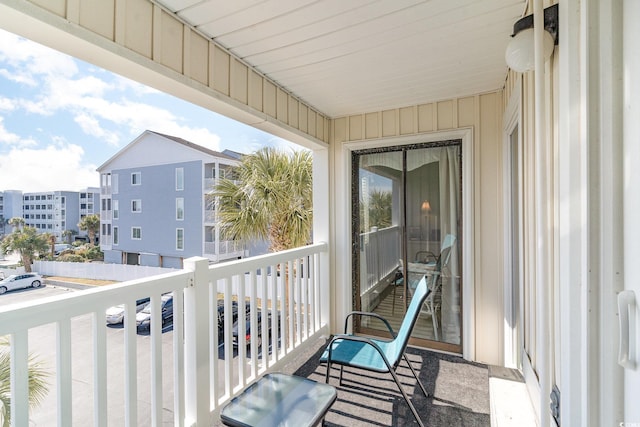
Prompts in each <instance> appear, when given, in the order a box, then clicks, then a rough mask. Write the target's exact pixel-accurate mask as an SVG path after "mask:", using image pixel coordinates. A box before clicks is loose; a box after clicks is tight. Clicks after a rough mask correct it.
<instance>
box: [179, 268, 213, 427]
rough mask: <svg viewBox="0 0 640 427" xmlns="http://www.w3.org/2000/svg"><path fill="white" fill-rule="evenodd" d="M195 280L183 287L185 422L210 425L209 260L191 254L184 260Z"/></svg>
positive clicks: (187, 423)
mask: <svg viewBox="0 0 640 427" xmlns="http://www.w3.org/2000/svg"><path fill="white" fill-rule="evenodd" d="M184 268H185V270H189V271H193V272H194V275H193V282H192V283H190V285H189V286H188V287H187V288H186V289H185V291H184V353H185V354H184V399H185V420H186V423H185V425H198V426H207V425H210V420H209V417H210V413H211V398H210V387H209V378H210V374H211V372H210V369H209V333H208V327H209V313H208V309H209V286H208V285H209V280H208V272H209V261H208V260H207V259H206V258H202V257H192V258H189V259H187V260H185V262H184Z"/></svg>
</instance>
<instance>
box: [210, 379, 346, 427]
mask: <svg viewBox="0 0 640 427" xmlns="http://www.w3.org/2000/svg"><path fill="white" fill-rule="evenodd" d="M336 397H337V393H336V389H335V387H333V386H331V385H329V384H324V383H318V382H316V381H313V380H310V379H307V378H304V377H298V376H294V375H286V374H281V373H271V374H267V375H265V376H264V377H262V378H260V379H259V380H258V381H257V382H255V383H254V384H252V385H251V386H249V388H247V389H246V390H245V391H243V392H242V394H240V395H238V396H236V397H235V398H233V399H232V400H231V402H229V403H228V404H227V405H226V406H225V407H224V408H223V409H222V412H221V413H220V419H221V420H222V422H223V424H225V425H228V426H235V427H248V426H251V427H276V426H281V427H285V426H287V427H288V426H290V427H301V426H315V425H318V424H319V423H320V422H321V421H322V420H323V418H324V416H325V415H326V413H327V411H328V410H329V408H330V407H331V405H333V402H335V400H336Z"/></svg>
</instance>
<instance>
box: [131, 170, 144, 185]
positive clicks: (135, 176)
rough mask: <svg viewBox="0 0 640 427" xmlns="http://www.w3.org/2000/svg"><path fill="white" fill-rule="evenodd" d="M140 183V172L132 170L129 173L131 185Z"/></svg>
mask: <svg viewBox="0 0 640 427" xmlns="http://www.w3.org/2000/svg"><path fill="white" fill-rule="evenodd" d="M140 184H142V173H141V172H133V173H132V174H131V185H140Z"/></svg>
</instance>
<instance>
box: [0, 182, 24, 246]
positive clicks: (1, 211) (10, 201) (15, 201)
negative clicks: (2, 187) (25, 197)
mask: <svg viewBox="0 0 640 427" xmlns="http://www.w3.org/2000/svg"><path fill="white" fill-rule="evenodd" d="M14 217H19V218H22V191H19V190H6V191H0V238H2V237H4V236H5V235H6V234H10V233H11V232H12V231H13V230H12V229H11V226H10V225H9V224H8V223H9V220H10V219H11V218H14Z"/></svg>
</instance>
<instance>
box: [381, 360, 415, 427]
mask: <svg viewBox="0 0 640 427" xmlns="http://www.w3.org/2000/svg"><path fill="white" fill-rule="evenodd" d="M411 370H413V368H411ZM389 372H390V373H391V376H392V377H393V380H394V381H395V382H396V385H397V386H398V389H400V393H402V397H404V400H405V402H407V405H409V409H411V412H412V413H413V416H414V417H415V418H416V421H418V424H419V425H420V427H424V424H423V423H422V420H421V419H420V415H418V411H417V410H416V407H415V406H413V403H411V400H409V396H407V393H406V392H405V391H404V389H403V388H402V384H400V380H399V379H398V376H397V375H396V373H395V371H394V370H393V369H392V370H390V371H389ZM418 382H420V381H418ZM423 390H424V389H423Z"/></svg>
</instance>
